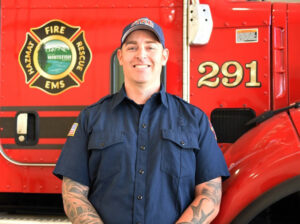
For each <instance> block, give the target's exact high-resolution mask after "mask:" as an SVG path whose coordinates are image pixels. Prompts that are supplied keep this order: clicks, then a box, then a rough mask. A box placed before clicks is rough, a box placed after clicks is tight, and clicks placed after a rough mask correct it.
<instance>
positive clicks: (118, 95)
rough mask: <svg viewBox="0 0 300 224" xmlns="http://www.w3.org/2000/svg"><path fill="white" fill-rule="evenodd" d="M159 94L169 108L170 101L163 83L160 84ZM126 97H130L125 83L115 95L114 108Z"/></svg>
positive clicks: (162, 101)
mask: <svg viewBox="0 0 300 224" xmlns="http://www.w3.org/2000/svg"><path fill="white" fill-rule="evenodd" d="M158 94H159V96H160V100H161V103H162V104H163V105H164V106H165V107H166V108H168V101H167V96H166V90H165V87H164V85H163V84H161V86H160V91H159V92H158ZM124 99H129V98H128V97H127V94H126V91H125V87H124V84H123V86H122V88H121V89H120V91H119V92H118V93H116V95H115V97H114V101H113V104H112V109H114V108H115V107H117V106H118V105H119V104H120V103H121V102H123V101H124Z"/></svg>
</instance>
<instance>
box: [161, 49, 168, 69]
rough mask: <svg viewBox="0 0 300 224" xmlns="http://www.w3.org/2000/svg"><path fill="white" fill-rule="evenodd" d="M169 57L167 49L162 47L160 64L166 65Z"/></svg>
mask: <svg viewBox="0 0 300 224" xmlns="http://www.w3.org/2000/svg"><path fill="white" fill-rule="evenodd" d="M168 58H169V49H167V48H164V49H163V52H162V64H163V65H166V64H167V61H168Z"/></svg>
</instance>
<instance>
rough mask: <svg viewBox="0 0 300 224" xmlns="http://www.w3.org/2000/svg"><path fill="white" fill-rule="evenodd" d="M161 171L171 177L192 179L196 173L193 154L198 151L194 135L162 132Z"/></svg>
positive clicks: (173, 131) (196, 138) (168, 131)
mask: <svg viewBox="0 0 300 224" xmlns="http://www.w3.org/2000/svg"><path fill="white" fill-rule="evenodd" d="M162 139H163V142H164V144H163V148H162V150H161V153H162V154H161V170H162V171H163V172H165V173H167V174H169V175H171V176H175V177H177V178H180V177H194V176H195V171H196V155H195V152H196V151H197V150H200V148H199V143H198V137H197V135H196V134H194V133H188V132H182V131H179V130H171V129H164V130H162Z"/></svg>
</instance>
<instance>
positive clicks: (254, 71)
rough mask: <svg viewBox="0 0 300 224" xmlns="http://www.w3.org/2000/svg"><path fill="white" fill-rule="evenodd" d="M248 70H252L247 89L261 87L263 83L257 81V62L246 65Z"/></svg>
mask: <svg viewBox="0 0 300 224" xmlns="http://www.w3.org/2000/svg"><path fill="white" fill-rule="evenodd" d="M246 68H249V69H250V82H246V87H261V83H260V82H258V81H257V61H252V62H251V63H248V64H246Z"/></svg>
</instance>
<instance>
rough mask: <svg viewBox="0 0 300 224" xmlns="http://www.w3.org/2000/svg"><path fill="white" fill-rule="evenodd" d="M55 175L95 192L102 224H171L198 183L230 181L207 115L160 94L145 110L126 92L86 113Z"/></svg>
mask: <svg viewBox="0 0 300 224" xmlns="http://www.w3.org/2000/svg"><path fill="white" fill-rule="evenodd" d="M69 135H74V136H70V137H68V139H67V142H66V144H65V145H64V148H63V150H62V153H61V156H60V158H59V160H58V162H57V165H56V168H55V170H54V174H55V175H56V176H58V177H60V178H62V176H66V177H69V178H71V179H72V180H74V181H77V182H79V183H81V184H84V185H87V186H89V187H90V191H89V196H88V198H89V200H90V202H91V203H92V204H93V206H94V207H95V209H96V210H97V212H98V213H99V215H100V217H101V218H102V220H103V221H104V223H105V224H127V223H128V224H129V223H134V224H136V223H145V224H173V223H175V221H176V220H177V219H178V218H179V217H180V215H181V214H182V213H183V211H184V210H185V209H186V207H187V206H188V205H189V204H190V203H191V202H192V201H193V199H194V190H195V186H196V185H197V184H200V183H203V182H206V181H209V180H211V179H214V178H216V177H219V176H223V177H226V176H228V175H229V174H228V170H227V166H226V163H225V161H224V157H223V154H222V152H221V150H220V149H219V147H218V145H217V142H216V139H215V136H214V133H213V132H212V131H211V128H210V123H209V121H208V118H207V116H206V115H205V114H204V113H203V112H202V111H201V110H200V109H198V108H197V107H194V106H192V105H190V104H188V103H186V102H185V101H183V100H182V99H180V98H178V97H176V96H173V95H170V94H168V93H166V92H165V90H164V87H162V89H161V91H160V92H159V93H155V94H154V95H153V96H152V97H151V98H150V99H149V100H148V101H147V102H146V104H145V105H144V106H143V107H139V106H138V105H136V104H135V103H134V102H133V101H132V100H130V99H129V98H128V97H127V96H126V93H125V89H124V87H123V88H122V89H121V90H120V92H118V93H117V94H114V95H111V96H108V97H105V98H103V99H101V100H100V101H99V102H98V103H96V104H94V105H91V106H89V107H87V108H86V109H84V110H83V111H82V112H81V113H80V115H79V117H78V118H77V121H76V123H75V124H74V125H73V127H72V129H71V131H70V133H69Z"/></svg>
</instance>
